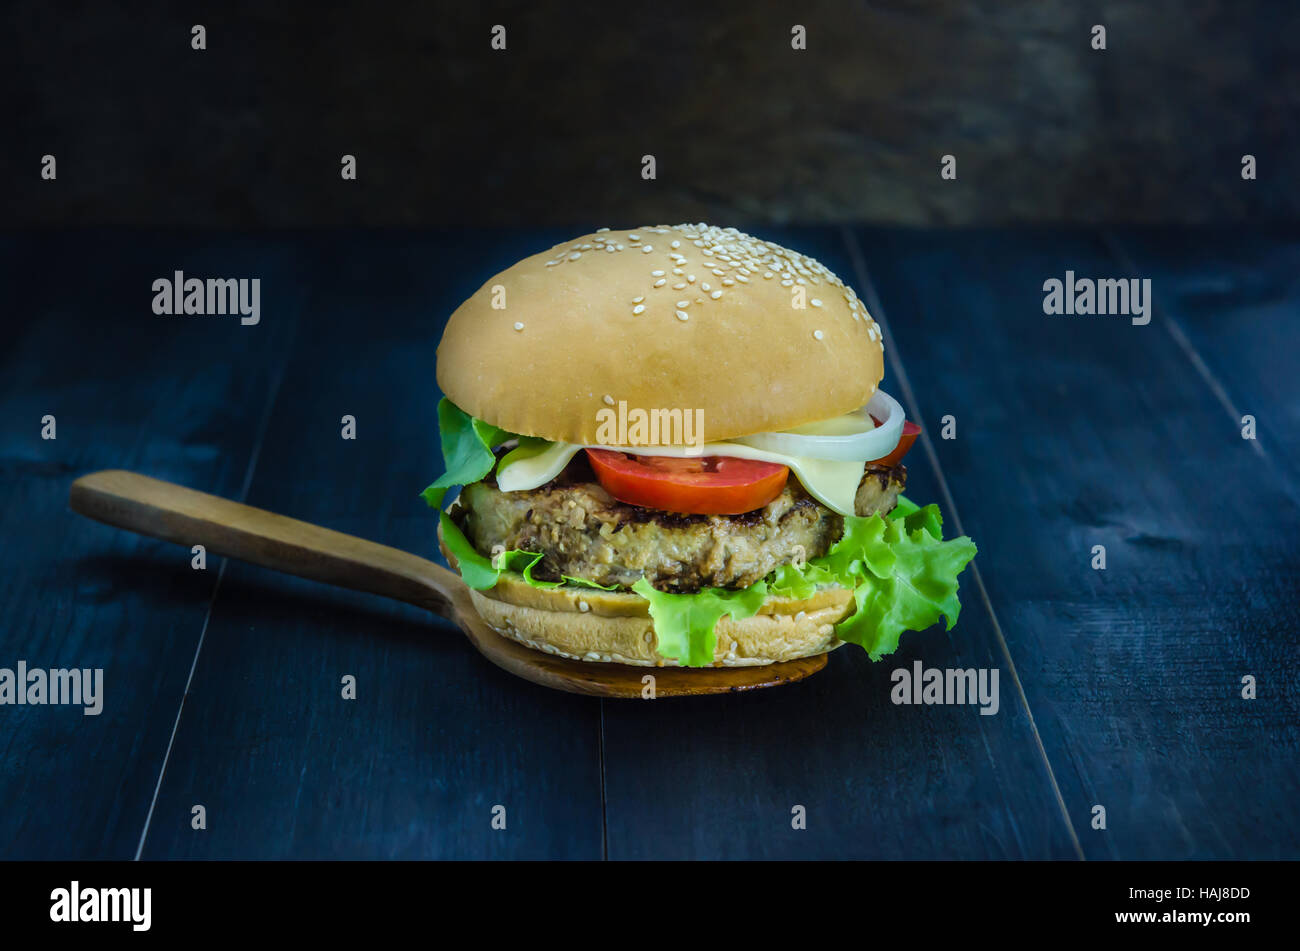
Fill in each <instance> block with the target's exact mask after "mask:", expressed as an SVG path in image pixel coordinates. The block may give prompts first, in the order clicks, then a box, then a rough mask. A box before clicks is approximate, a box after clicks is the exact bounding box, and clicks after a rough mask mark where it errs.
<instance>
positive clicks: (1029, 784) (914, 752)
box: [0, 229, 1300, 859]
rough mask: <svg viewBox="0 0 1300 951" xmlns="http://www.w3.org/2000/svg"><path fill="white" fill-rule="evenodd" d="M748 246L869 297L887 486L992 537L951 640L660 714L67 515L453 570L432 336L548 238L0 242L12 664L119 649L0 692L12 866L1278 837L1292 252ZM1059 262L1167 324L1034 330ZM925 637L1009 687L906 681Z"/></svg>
mask: <svg viewBox="0 0 1300 951" xmlns="http://www.w3.org/2000/svg"><path fill="white" fill-rule="evenodd" d="M763 234H764V236H765V237H770V238H773V239H775V240H778V241H782V242H784V243H787V244H790V245H791V246H793V247H796V248H799V249H800V250H804V251H807V252H809V253H812V254H814V255H816V256H818V257H819V258H820V259H821V260H822V261H823V262H824V263H826V264H827V265H828V266H829V267H831V268H832V269H834V270H835V271H836V272H838V273H839V274H841V275H842V276H844V277H845V278H846V279H848V280H850V281H852V282H853V283H855V284H856V285H857V287H858V289H859V290H860V291H861V292H862V293H863V295H864V296H865V297H866V299H867V301H868V303H869V305H870V306H871V309H872V311H873V313H874V314H875V315H876V317H877V319H879V320H880V322H881V323H882V324H883V325H884V326H885V327H886V346H887V358H888V362H887V365H886V374H885V381H884V387H885V388H886V389H887V390H889V391H890V392H892V393H894V394H895V395H897V396H899V397H900V399H901V400H902V401H903V403H904V405H905V406H906V408H907V410H908V415H909V417H911V418H914V419H918V420H920V421H921V422H922V423H923V425H925V427H926V429H927V432H928V434H929V436H930V437H931V438H929V440H928V441H927V442H925V443H924V444H922V445H921V446H920V447H919V448H918V450H917V451H914V452H913V453H912V454H911V456H910V457H909V459H908V465H909V470H910V480H909V482H910V489H909V495H910V496H912V497H913V498H915V499H920V500H923V501H925V500H933V501H937V502H939V503H940V504H941V505H942V506H943V509H944V511H945V514H946V515H947V517H948V524H949V526H955V527H956V528H957V529H959V530H961V531H964V532H966V533H968V534H970V535H971V536H973V537H974V538H975V539H976V541H977V542H978V543H979V546H980V554H979V556H978V558H977V559H976V561H975V562H974V565H975V570H974V571H970V572H968V573H967V574H966V575H964V576H963V584H962V595H963V603H964V609H963V612H962V616H961V622H960V624H959V625H958V627H957V628H956V629H955V630H954V631H952V632H951V633H945V632H944V631H943V630H942V629H941V628H934V629H932V630H930V631H927V632H923V633H919V634H912V635H907V636H905V637H904V640H903V644H902V647H901V649H900V650H899V652H898V653H897V654H895V655H893V656H892V657H889V658H886V659H885V660H883V661H882V662H880V663H877V664H872V663H870V662H868V660H867V659H866V657H865V655H864V654H863V653H862V652H860V651H858V650H856V649H852V648H846V649H844V650H841V651H839V652H837V653H836V654H834V655H833V656H832V657H831V660H830V664H829V666H828V668H827V669H826V671H825V672H823V673H821V674H819V675H817V676H816V677H814V678H812V679H811V680H809V681H807V682H805V683H802V684H799V685H795V686H791V687H786V688H782V689H778V690H772V691H766V692H762V693H758V694H755V695H752V696H737V697H714V698H700V699H691V700H667V701H658V702H653V703H647V702H612V701H599V700H595V699H588V698H584V697H578V696H573V695H568V694H563V693H557V692H553V691H549V690H546V689H543V688H541V687H537V686H534V685H532V684H529V683H526V682H524V681H522V680H518V679H515V678H513V677H511V676H509V675H507V674H505V673H503V672H502V671H499V670H497V669H496V668H495V667H492V666H490V665H489V664H488V663H487V662H485V661H483V660H482V659H481V658H480V657H479V656H478V655H476V654H475V653H474V652H473V651H472V650H471V649H470V648H469V647H468V645H467V644H466V643H465V641H464V639H463V638H462V637H461V636H460V635H459V634H458V633H457V632H456V631H455V630H454V629H453V628H451V627H450V626H449V625H447V624H446V623H444V622H442V621H440V620H437V619H431V618H430V617H429V616H427V615H425V614H423V613H421V612H420V611H418V610H416V609H415V608H411V607H406V606H402V605H398V604H394V603H388V602H384V601H381V600H378V599H375V598H372V597H368V596H365V595H360V594H354V593H351V592H344V591H339V590H335V589H331V588H326V587H324V586H321V585H316V584H312V583H308V582H300V581H297V580H295V579H290V578H286V577H282V576H278V575H274V574H271V573H268V572H265V571H262V570H259V569H254V568H250V567H248V566H245V565H242V564H239V563H236V562H229V563H225V562H222V561H221V560H220V559H215V558H214V559H213V560H212V561H210V562H209V563H208V566H207V569H206V570H204V571H196V570H193V569H192V567H191V557H192V556H191V554H190V552H189V551H188V550H187V549H182V548H179V547H174V546H170V545H167V544H165V543H162V542H157V541H153V540H149V539H144V538H140V537H136V536H133V535H130V534H128V533H125V532H122V531H118V530H115V529H112V528H109V527H106V526H103V525H99V524H97V523H93V522H90V521H87V520H85V519H82V518H80V517H79V516H76V515H73V514H71V513H70V512H69V511H68V508H67V495H68V486H69V484H70V483H71V481H72V480H73V479H74V478H75V477H76V476H77V475H80V474H82V473H85V472H89V471H92V470H96V469H104V468H127V469H133V470H137V471H140V472H144V473H147V474H150V475H153V476H157V477H159V478H162V479H168V480H171V481H175V482H179V483H183V484H185V485H188V486H192V487H195V488H199V489H203V490H206V491H209V492H214V493H217V494H221V495H225V496H229V497H232V498H236V499H241V500H244V501H246V502H248V503H250V504H252V505H256V506H260V507H264V508H268V509H271V510H274V511H277V512H281V513H284V514H287V515H292V516H295V517H297V518H301V519H306V520H308V521H312V522H317V523H319V524H322V525H326V526H329V527H330V528H334V529H338V530H341V531H345V532H350V533H353V534H357V535H361V536H363V537H366V538H371V539H374V540H377V541H380V542H384V543H387V544H390V545H395V546H397V547H401V548H405V549H409V550H411V551H414V552H419V553H422V554H425V555H430V556H431V555H433V554H434V553H435V548H436V545H435V541H434V528H435V520H434V519H433V518H432V516H431V514H430V513H429V512H428V510H426V509H425V508H424V505H423V503H422V502H421V501H420V500H419V499H418V498H417V493H418V492H419V490H420V489H421V488H423V487H424V485H426V484H427V483H428V482H429V481H430V480H431V479H432V477H433V476H435V475H436V474H437V473H438V472H439V471H440V457H439V452H438V448H437V445H438V444H437V436H436V414H435V406H436V403H437V400H438V397H439V393H438V391H437V389H436V384H435V382H434V379H433V367H434V350H435V347H436V344H437V341H438V338H439V335H440V333H441V326H442V321H443V319H444V317H445V315H446V314H447V313H449V312H450V311H451V310H452V309H453V308H454V307H455V306H456V305H457V304H459V303H460V302H461V301H462V300H463V299H464V298H465V297H466V296H468V295H469V294H470V293H471V292H472V291H473V290H475V289H476V288H477V287H478V286H479V284H480V283H482V281H484V280H485V279H486V278H488V277H489V276H491V275H492V274H493V273H495V272H496V271H497V270H498V269H500V268H501V267H504V266H506V265H507V264H509V263H511V262H513V261H514V260H516V259H517V258H519V257H521V256H523V255H524V254H527V253H530V252H532V251H535V250H539V249H541V248H544V247H546V246H549V245H550V244H551V243H552V242H553V241H556V240H560V239H561V238H563V237H565V236H566V235H564V234H562V233H551V232H547V233H539V232H528V233H465V232H457V233H455V234H422V235H406V234H339V235H324V236H322V235H315V236H305V235H303V236H295V235H280V236H270V237H267V236H261V237H237V236H230V237H221V236H209V237H194V236H185V235H161V234H140V233H120V232H103V233H88V234H75V235H60V234H45V235H10V236H7V237H5V238H3V239H0V243H2V245H3V250H4V255H3V264H0V268H3V270H4V274H5V280H4V286H5V289H6V301H5V305H4V312H5V329H4V345H3V348H0V353H2V355H0V532H2V533H3V534H2V536H0V537H2V538H3V541H2V542H0V595H2V596H0V667H10V668H12V667H14V665H15V664H16V663H17V662H18V661H20V660H23V661H26V662H27V664H28V665H30V666H32V667H43V668H55V667H82V668H97V667H102V668H103V669H104V671H105V673H104V678H105V680H104V707H103V712H102V714H101V715H99V716H93V717H90V716H84V715H83V713H82V709H81V708H80V707H74V706H62V707H60V706H0V857H4V858H131V857H133V856H137V855H138V856H140V857H142V858H146V859H171V858H321V857H348V858H579V859H598V858H602V857H607V858H612V859H635V858H918V859H929V858H1008V859H1043V858H1060V859H1079V858H1090V859H1182V858H1198V859H1208V858H1296V857H1300V822H1298V820H1297V809H1296V804H1297V800H1298V796H1297V794H1298V793H1300V756H1298V755H1297V753H1298V751H1300V697H1298V689H1297V677H1296V674H1297V642H1298V639H1300V638H1298V631H1300V580H1297V570H1298V569H1300V540H1298V538H1300V353H1298V348H1297V342H1298V341H1300V324H1298V323H1297V320H1298V318H1300V235H1297V234H1294V233H1273V234H1263V233H1260V232H1258V231H1250V232H1246V231H1242V232H1222V231H1203V232H1191V233H1186V232H1180V233H1173V232H1140V233H1120V234H1096V233H1091V232H963V233H933V232H899V231H872V230H862V229H858V230H848V229H845V230H835V229H822V230H786V231H780V230H777V231H766V232H763ZM176 269H183V270H184V271H185V272H186V273H187V274H190V275H194V276H204V277H210V276H237V277H259V278H260V279H261V287H262V317H261V321H260V323H259V324H258V325H256V326H251V327H245V326H241V325H240V324H239V322H238V320H237V319H234V318H217V317H189V318H186V317H157V316H154V314H153V313H152V310H151V307H150V302H151V298H152V291H151V290H150V287H151V283H152V281H153V280H154V279H155V278H157V277H163V276H170V275H171V273H172V272H173V271H174V270H176ZM1067 269H1068V270H1072V271H1074V272H1075V273H1076V274H1077V275H1080V276H1090V277H1128V276H1137V277H1148V278H1150V279H1151V281H1152V288H1153V292H1154V299H1155V310H1154V314H1153V317H1152V320H1151V322H1150V323H1149V324H1148V325H1146V326H1134V325H1133V324H1132V323H1131V322H1130V321H1129V320H1127V319H1122V318H1114V317H1104V318H1103V317H1093V318H1089V317H1079V316H1075V317H1049V316H1046V315H1044V313H1043V296H1044V292H1043V282H1044V281H1045V280H1047V279H1049V278H1053V277H1055V278H1058V279H1059V278H1063V277H1064V275H1065V272H1066V270H1067ZM526 383H527V381H521V385H526ZM345 414H350V415H352V416H355V417H356V420H357V438H356V440H355V441H347V440H343V439H341V438H340V428H341V427H340V419H341V417H342V416H344V415H345ZM46 415H51V416H54V417H55V418H56V421H57V438H56V439H53V440H47V439H42V438H41V430H42V422H41V421H42V418H43V417H44V416H46ZM947 415H951V416H953V417H954V418H955V421H956V436H957V438H955V439H952V440H944V439H941V438H938V436H939V432H940V428H941V424H940V420H941V419H942V418H943V417H944V416H947ZM1245 415H1251V416H1253V417H1254V419H1255V422H1256V427H1257V438H1256V439H1253V440H1249V439H1243V438H1242V417H1243V416H1245ZM1097 545H1103V546H1105V551H1106V558H1107V561H1106V568H1105V570H1095V569H1094V568H1093V561H1094V556H1093V551H1094V546H1097ZM917 660H920V661H922V662H923V663H924V664H925V665H926V666H928V667H941V668H947V667H987V668H997V669H999V671H1000V677H1001V708H1000V710H999V712H998V713H997V714H996V715H995V716H981V715H979V712H978V710H977V709H976V708H975V707H969V706H966V707H961V706H901V705H895V704H893V703H891V702H890V699H889V694H890V688H891V680H890V672H891V671H892V670H893V669H894V668H896V667H899V666H907V667H909V668H910V667H911V665H912V664H913V662H914V661H917ZM349 674H351V675H353V676H355V677H356V681H357V697H356V699H355V700H345V699H343V698H342V696H341V686H340V682H341V679H342V678H343V677H344V676H346V675H349ZM1244 677H1253V678H1254V681H1255V683H1256V691H1257V695H1256V697H1255V699H1246V698H1244V697H1243V678H1244ZM196 805H202V806H203V807H204V810H205V812H206V828H205V829H201V830H195V829H194V828H192V815H193V809H194V807H195V806H196ZM497 805H502V806H504V807H505V808H506V817H507V822H506V828H505V829H504V830H498V829H494V828H493V826H492V817H493V808H494V806H497ZM796 805H800V806H804V807H805V808H806V810H807V828H806V829H805V830H795V829H793V828H792V827H791V810H792V808H793V807H794V806H796ZM1096 806H1102V807H1104V809H1105V815H1106V823H1105V826H1106V827H1105V828H1104V829H1097V828H1094V825H1095V822H1094V815H1095V814H1096V812H1095V807H1096Z"/></svg>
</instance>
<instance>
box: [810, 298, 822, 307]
mask: <svg viewBox="0 0 1300 951" xmlns="http://www.w3.org/2000/svg"><path fill="white" fill-rule="evenodd" d="M812 305H813V306H814V307H820V306H821V305H822V302H821V301H820V300H818V299H817V298H816V297H814V298H813V299H812Z"/></svg>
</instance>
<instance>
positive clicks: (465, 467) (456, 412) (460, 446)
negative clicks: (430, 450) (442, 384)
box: [420, 396, 514, 509]
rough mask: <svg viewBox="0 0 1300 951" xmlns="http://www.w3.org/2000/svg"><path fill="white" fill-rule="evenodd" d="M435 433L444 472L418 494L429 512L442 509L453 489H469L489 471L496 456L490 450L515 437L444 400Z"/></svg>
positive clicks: (440, 403) (440, 406)
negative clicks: (430, 509)
mask: <svg viewBox="0 0 1300 951" xmlns="http://www.w3.org/2000/svg"><path fill="white" fill-rule="evenodd" d="M438 432H439V434H440V436H441V439H442V458H443V462H444V463H445V464H446V467H447V470H446V471H445V472H444V473H443V474H442V475H440V476H439V477H438V479H437V481H436V482H434V483H433V484H432V485H430V486H429V487H428V488H427V489H425V490H424V491H423V492H421V493H420V497H421V498H423V499H424V501H425V502H426V503H427V504H428V506H429V508H434V509H436V508H441V507H442V500H443V497H444V496H445V495H446V494H447V490H448V489H450V488H451V487H452V486H457V485H469V484H471V483H473V482H477V481H479V480H480V479H482V478H485V477H486V476H487V474H488V473H489V472H491V471H492V466H493V464H494V463H495V462H496V456H494V455H493V454H492V450H493V449H495V448H496V447H497V446H499V445H501V444H502V443H503V442H505V441H506V440H507V439H513V438H514V433H511V432H508V431H506V430H504V429H501V428H500V427H499V426H493V425H492V424H491V423H485V422H483V420H481V419H476V418H475V417H473V416H470V415H469V414H468V413H466V412H465V411H464V410H463V409H461V408H460V407H459V406H457V405H456V404H455V403H453V402H452V401H451V400H449V399H447V398H446V397H445V396H444V397H443V398H442V400H441V401H440V402H439V403H438Z"/></svg>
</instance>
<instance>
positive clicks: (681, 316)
mask: <svg viewBox="0 0 1300 951" xmlns="http://www.w3.org/2000/svg"><path fill="white" fill-rule="evenodd" d="M677 319H678V320H690V319H691V315H690V314H688V313H686V311H684V310H679V311H678V312H677Z"/></svg>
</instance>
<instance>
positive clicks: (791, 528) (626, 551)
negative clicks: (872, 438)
mask: <svg viewBox="0 0 1300 951" xmlns="http://www.w3.org/2000/svg"><path fill="white" fill-rule="evenodd" d="M906 481H907V470H906V469H905V468H904V467H903V466H901V465H897V466H893V467H885V466H873V465H868V466H867V470H866V472H865V473H864V474H863V477H862V482H861V483H860V484H859V486H858V491H857V495H856V498H855V500H854V508H855V511H856V512H857V514H858V515H871V514H873V513H876V512H879V513H881V514H882V515H883V514H884V513H886V512H888V511H890V510H891V509H892V508H893V507H894V505H895V503H896V501H897V499H898V494H899V493H900V492H901V491H902V490H903V486H904V484H905V483H906ZM450 514H451V516H452V518H454V519H455V520H456V522H457V524H458V525H459V526H460V527H461V530H462V531H464V532H465V535H466V537H467V538H468V539H469V541H470V543H471V544H472V545H473V546H474V547H475V549H477V550H478V551H479V553H480V554H483V555H487V556H489V557H490V556H491V554H492V551H493V549H494V548H495V549H496V550H497V551H500V550H502V549H503V548H504V549H505V550H510V549H522V550H524V551H534V552H541V553H542V554H543V555H544V556H545V557H544V558H543V559H542V561H541V562H540V563H539V564H538V566H537V567H536V568H534V569H533V574H534V576H535V577H537V578H539V579H542V580H546V581H558V580H559V579H560V576H561V575H569V576H571V577H575V578H585V579H587V580H588V581H595V582H597V583H598V584H602V585H621V586H629V585H632V584H633V583H635V582H636V580H637V579H638V578H641V577H642V576H644V577H645V578H646V579H647V580H648V581H649V582H650V583H651V584H652V585H654V587H656V588H658V589H659V590H661V591H676V592H689V591H698V590H699V589H700V588H703V587H718V588H744V587H748V586H749V585H751V584H753V583H754V582H756V581H758V580H760V579H761V578H763V577H765V576H766V575H768V574H769V573H770V572H772V571H773V570H774V569H776V568H779V567H780V566H781V565H785V564H789V563H790V562H792V561H794V560H795V558H796V556H797V555H799V554H800V548H802V556H803V557H804V558H816V557H818V556H819V555H824V554H826V552H827V550H829V549H830V547H831V546H832V545H833V544H835V542H837V541H839V539H840V536H841V535H842V534H843V530H844V520H843V519H842V518H841V517H840V516H839V515H837V514H836V513H835V512H833V511H831V510H830V509H828V508H827V507H826V506H824V505H822V504H821V503H820V502H818V501H817V500H816V499H814V498H812V496H810V495H809V494H808V493H807V492H806V491H805V490H804V488H803V486H802V485H800V484H799V481H798V479H796V478H795V477H794V474H793V473H791V475H790V479H789V480H788V481H787V482H786V486H785V488H784V489H782V490H781V494H780V495H778V496H777V497H776V498H775V499H773V500H772V501H771V502H769V503H768V504H767V505H766V506H764V507H763V508H761V509H757V510H755V511H753V512H746V513H745V514H743V515H681V514H674V513H671V512H663V511H659V510H657V509H647V508H641V507H640V506H636V505H628V504H627V503H625V502H620V501H618V500H617V499H615V498H614V497H613V496H611V495H610V494H609V493H608V492H606V491H605V490H604V489H603V488H601V486H600V483H598V482H597V481H596V479H595V477H594V475H593V473H592V472H591V468H590V466H589V465H588V464H587V462H586V454H585V453H579V454H578V455H577V456H575V457H574V461H573V462H572V463H570V465H569V466H568V467H567V468H566V469H565V470H564V472H563V473H561V474H560V476H559V477H558V478H556V479H554V480H552V481H551V482H548V483H547V484H546V485H543V486H541V487H539V488H536V489H530V490H527V491H522V492H502V491H501V490H500V489H498V488H497V487H496V485H495V483H494V482H492V481H490V480H489V481H485V482H477V483H475V484H473V485H468V486H466V487H465V488H464V489H463V490H461V494H460V498H459V499H458V500H457V503H456V505H455V506H454V507H453V508H452V509H451V512H450ZM497 546H501V547H497Z"/></svg>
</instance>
